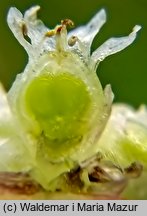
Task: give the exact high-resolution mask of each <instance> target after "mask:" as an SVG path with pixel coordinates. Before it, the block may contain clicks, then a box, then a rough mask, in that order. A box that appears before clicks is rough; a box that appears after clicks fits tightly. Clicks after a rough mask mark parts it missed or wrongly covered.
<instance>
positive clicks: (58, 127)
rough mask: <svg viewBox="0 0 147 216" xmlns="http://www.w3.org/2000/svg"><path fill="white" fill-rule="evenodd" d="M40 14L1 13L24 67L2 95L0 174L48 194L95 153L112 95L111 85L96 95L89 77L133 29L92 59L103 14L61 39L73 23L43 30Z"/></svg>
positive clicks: (122, 45)
mask: <svg viewBox="0 0 147 216" xmlns="http://www.w3.org/2000/svg"><path fill="white" fill-rule="evenodd" d="M39 9H40V8H39V6H35V7H32V8H30V9H29V10H27V11H26V12H25V14H24V16H22V14H21V13H20V12H19V11H18V10H17V9H16V8H11V9H10V11H9V13H8V25H9V27H10V29H11V30H12V32H13V34H14V35H15V37H16V38H17V39H18V41H19V42H20V44H21V45H22V46H23V47H24V48H25V50H26V51H27V53H28V56H29V61H28V65H27V66H26V68H25V70H24V72H23V73H21V74H19V75H18V76H17V78H16V80H15V82H14V83H13V86H12V88H11V89H10V91H9V92H8V95H7V96H6V94H5V93H4V91H3V89H2V87H1V95H2V97H1V101H0V104H1V115H0V120H1V124H0V130H1V145H0V147H1V153H0V154H1V158H2V160H1V162H0V169H1V171H11V172H28V173H29V174H30V176H31V177H32V178H33V179H35V180H36V181H37V182H39V183H40V184H41V185H42V186H43V187H44V188H45V189H47V190H52V191H54V190H56V189H57V186H58V185H59V184H60V183H61V182H62V181H63V182H64V180H63V178H62V177H63V174H65V173H67V174H68V173H69V172H70V171H71V170H74V169H75V168H76V167H77V166H79V165H80V166H81V167H83V170H84V171H85V170H86V169H85V165H84V164H85V162H84V161H87V159H89V158H91V157H93V156H94V155H96V154H97V153H98V151H99V149H98V147H97V143H98V140H99V138H100V136H101V133H102V131H103V129H104V127H105V125H106V123H107V120H108V118H109V115H110V111H111V104H112V100H113V93H112V91H111V87H110V85H107V86H106V88H105V90H104V91H103V89H102V87H101V84H100V82H99V79H98V77H97V75H96V69H97V66H98V64H99V63H100V62H101V61H102V60H103V59H105V57H107V56H108V55H111V54H114V53H116V52H118V51H121V50H122V49H124V48H125V47H127V46H128V45H130V44H131V43H132V42H133V41H134V39H135V37H136V33H137V31H138V30H139V29H140V26H135V27H134V29H133V32H132V33H131V34H130V35H129V36H126V37H122V38H111V39H109V40H108V41H106V42H105V43H104V44H103V45H101V46H100V47H99V48H97V49H96V50H95V51H94V52H93V53H92V55H91V54H90V47H91V44H92V41H93V39H94V37H95V35H96V34H97V33H98V32H99V30H100V28H101V27H102V25H103V24H104V23H105V21H106V13H105V10H104V9H102V10H101V11H100V12H98V13H97V14H96V15H95V16H94V17H93V18H92V19H91V21H90V22H89V23H88V24H87V25H85V26H81V27H78V28H76V29H75V30H72V31H71V32H69V33H68V34H67V25H72V24H73V23H72V21H70V20H68V19H67V20H64V21H62V22H61V25H59V26H57V27H56V28H55V29H53V30H49V29H48V28H47V27H45V26H44V24H43V23H42V22H41V21H40V20H38V19H37V11H38V10H39ZM26 37H27V39H28V38H29V40H30V42H29V41H28V40H26ZM59 99H60V100H59ZM6 112H7V119H5V118H4V115H5V113H6ZM1 128H3V130H2V129H1ZM18 128H19V133H18ZM85 173H86V175H87V170H86V172H83V174H81V178H83V181H85V180H84V179H85V178H86V177H85ZM88 181H89V180H87V185H88V184H89V183H88ZM59 182H60V183H59ZM64 183H65V182H64ZM64 183H63V184H64ZM85 184H86V181H85ZM88 186H89V185H88ZM88 186H85V188H86V189H85V190H87V188H88ZM61 188H62V189H63V188H64V186H63V185H62V184H61Z"/></svg>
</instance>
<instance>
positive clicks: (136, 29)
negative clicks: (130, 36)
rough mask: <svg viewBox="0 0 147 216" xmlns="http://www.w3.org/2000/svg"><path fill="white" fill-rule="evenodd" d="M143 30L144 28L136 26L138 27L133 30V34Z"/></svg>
mask: <svg viewBox="0 0 147 216" xmlns="http://www.w3.org/2000/svg"><path fill="white" fill-rule="evenodd" d="M141 28H142V27H141V26H140V25H136V26H134V28H133V32H135V33H137V32H138V31H140V29H141Z"/></svg>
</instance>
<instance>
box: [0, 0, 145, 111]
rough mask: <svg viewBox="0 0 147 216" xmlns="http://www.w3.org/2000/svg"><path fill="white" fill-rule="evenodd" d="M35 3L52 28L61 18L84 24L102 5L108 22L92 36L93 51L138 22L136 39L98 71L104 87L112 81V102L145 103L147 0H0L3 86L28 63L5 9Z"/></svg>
mask: <svg viewBox="0 0 147 216" xmlns="http://www.w3.org/2000/svg"><path fill="white" fill-rule="evenodd" d="M36 4H38V5H40V6H41V11H40V13H39V17H40V18H41V19H42V20H43V21H44V22H45V24H46V25H47V26H49V27H51V28H53V27H54V26H55V25H56V24H57V23H59V22H60V20H61V19H63V18H70V19H72V20H73V21H74V22H75V25H76V26H78V25H80V24H84V23H86V22H87V21H88V20H89V18H91V17H92V16H93V15H94V14H95V12H97V11H98V10H99V9H101V8H102V7H104V8H105V9H106V11H107V20H108V21H107V23H106V24H105V25H104V27H103V28H102V30H101V31H100V33H99V35H98V36H97V37H96V38H95V40H94V43H93V47H92V49H93V50H94V49H96V48H97V47H98V46H99V45H100V44H102V43H103V42H104V41H105V40H106V39H108V38H110V37H112V36H124V35H128V34H129V33H130V32H131V30H132V28H133V27H134V25H136V24H140V25H141V26H142V30H141V31H140V32H139V34H138V37H137V39H136V41H135V42H134V43H133V44H132V45H131V46H130V47H128V48H127V49H125V50H123V51H122V52H120V53H118V54H115V55H112V56H110V57H108V58H107V59H106V60H105V61H104V62H102V63H101V64H100V65H99V67H98V71H97V73H98V76H99V78H100V80H101V83H102V85H103V86H105V84H107V83H111V85H112V89H113V92H114V94H115V101H119V102H127V103H129V104H131V105H134V106H136V107H138V106H139V104H142V103H146V104H147V84H146V82H147V0H77V1H76V0H75V1H69V0H61V1H57V0H53V1H51V0H42V1H41V0H40V1H37V0H24V1H20V0H13V1H11V0H1V1H0V66H1V67H0V80H1V81H2V83H3V84H4V86H5V88H6V89H9V88H10V86H11V84H12V82H13V80H14V79H15V76H16V74H17V73H20V72H21V71H23V69H24V67H25V65H26V63H27V55H26V53H25V51H24V50H23V48H22V47H21V46H20V45H19V43H18V42H17V40H16V39H15V38H14V37H13V35H12V33H11V32H10V30H9V28H8V26H7V23H6V16H7V12H8V9H9V8H10V7H11V6H15V7H17V8H18V9H19V10H21V11H22V12H24V11H25V10H26V9H27V8H29V7H30V6H32V5H36Z"/></svg>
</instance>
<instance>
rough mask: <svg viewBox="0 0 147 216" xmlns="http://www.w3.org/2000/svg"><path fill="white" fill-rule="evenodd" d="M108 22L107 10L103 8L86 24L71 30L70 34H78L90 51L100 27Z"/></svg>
mask: <svg viewBox="0 0 147 216" xmlns="http://www.w3.org/2000/svg"><path fill="white" fill-rule="evenodd" d="M105 22H106V12H105V10H104V9H101V10H100V11H99V12H98V13H97V14H96V15H95V16H94V17H93V18H92V19H91V20H90V22H88V24H87V25H85V26H80V27H78V28H76V29H75V30H73V31H71V32H69V34H68V36H69V37H71V36H77V37H78V38H79V40H80V41H81V42H84V43H85V46H86V49H87V50H88V52H89V53H90V46H91V44H92V41H93V39H94V37H95V36H96V34H97V33H98V32H99V30H100V28H101V27H102V26H103V24H104V23H105Z"/></svg>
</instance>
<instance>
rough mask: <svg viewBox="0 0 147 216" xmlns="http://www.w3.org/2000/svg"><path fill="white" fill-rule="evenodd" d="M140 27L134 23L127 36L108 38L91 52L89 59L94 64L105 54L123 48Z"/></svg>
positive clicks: (129, 42) (102, 58)
mask: <svg viewBox="0 0 147 216" xmlns="http://www.w3.org/2000/svg"><path fill="white" fill-rule="evenodd" d="M140 28H141V27H140V26H138V25H136V26H135V27H134V28H133V32H132V33H131V34H130V35H129V36H126V37H121V38H110V39H109V40H107V41H106V42H105V43H103V44H102V45H101V46H100V47H99V48H97V49H96V50H95V51H94V52H93V54H92V56H91V59H92V60H93V61H94V62H95V64H96V63H98V62H100V61H103V60H104V59H105V58H106V57H107V56H109V55H112V54H114V53H117V52H119V51H121V50H123V49H124V48H126V47H127V46H129V45H130V44H131V43H132V42H133V41H134V40H135V38H136V33H137V32H138V31H139V30H140Z"/></svg>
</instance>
